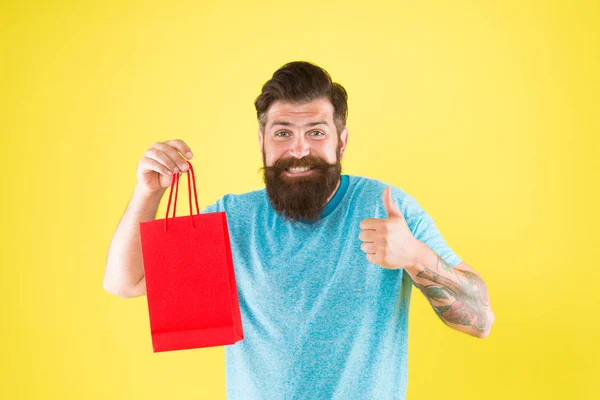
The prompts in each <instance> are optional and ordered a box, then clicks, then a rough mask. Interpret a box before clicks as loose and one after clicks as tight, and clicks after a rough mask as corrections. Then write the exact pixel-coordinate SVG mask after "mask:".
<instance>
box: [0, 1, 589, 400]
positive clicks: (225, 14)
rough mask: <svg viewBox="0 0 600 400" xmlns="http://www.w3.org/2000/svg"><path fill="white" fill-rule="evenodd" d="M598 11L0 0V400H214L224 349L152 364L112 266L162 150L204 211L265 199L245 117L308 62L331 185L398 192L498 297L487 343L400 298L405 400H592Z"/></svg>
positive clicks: (498, 4)
mask: <svg viewBox="0 0 600 400" xmlns="http://www.w3.org/2000/svg"><path fill="white" fill-rule="evenodd" d="M599 15H600V10H599V7H598V3H597V2H595V1H591V0H590V1H587V2H586V1H566V0H565V1H562V2H558V1H555V2H550V1H541V0H540V1H516V0H513V1H494V2H491V1H490V2H487V1H475V0H473V1H423V2H420V1H394V2H389V3H384V2H380V1H369V2H367V4H362V5H361V4H359V3H356V4H354V5H351V4H350V2H348V1H337V2H333V1H314V2H313V1H298V2H290V3H289V4H283V2H281V1H263V2H258V3H250V2H243V1H234V2H218V1H203V2H200V1H196V2H194V1H189V2H148V1H138V2H130V3H124V2H122V1H113V2H112V3H109V2H105V1H103V2H100V1H99V2H96V3H91V2H89V3H85V2H55V1H46V2H41V1H39V2H34V1H16V0H15V1H9V2H6V1H4V2H2V5H1V6H0V35H1V36H0V38H1V41H0V46H1V47H0V68H1V70H0V73H1V74H0V82H1V83H0V84H1V86H0V89H1V92H0V93H1V97H0V98H1V100H0V101H1V112H0V115H1V120H0V130H1V132H2V142H1V144H2V147H3V151H2V176H3V182H2V190H3V191H2V201H3V207H2V210H3V213H4V215H3V217H2V219H3V222H2V242H1V243H2V246H3V248H2V252H1V257H2V259H1V260H0V261H1V266H2V271H1V272H2V277H1V279H0V282H1V283H0V285H1V287H0V289H1V292H0V293H1V296H2V297H1V299H0V300H1V307H2V317H1V319H2V325H1V329H0V332H1V335H2V336H1V348H2V350H0V359H1V363H0V368H1V369H2V371H1V373H0V397H1V398H3V399H165V398H168V399H223V398H224V396H225V365H224V350H223V348H221V347H217V348H208V349H196V350H189V351H179V352H170V353H158V354H153V353H152V346H151V340H150V331H149V321H148V314H147V303H146V298H145V297H139V298H135V299H127V300H126V299H121V298H117V297H115V296H112V295H110V294H108V293H106V292H105V291H104V290H103V288H102V280H103V276H104V268H105V260H106V253H107V249H108V245H109V243H110V240H111V237H112V234H113V232H114V229H115V227H116V225H117V223H118V221H119V219H120V217H121V216H122V213H123V211H124V210H125V207H126V205H127V203H128V201H129V198H130V195H131V192H132V190H133V187H134V185H135V182H136V176H135V171H136V166H137V162H138V160H139V158H140V157H141V156H142V154H143V152H144V151H145V150H146V149H147V148H148V147H149V146H150V145H151V144H152V142H154V141H164V140H168V139H176V138H179V139H183V140H185V141H186V142H187V143H188V144H189V145H190V146H191V147H192V150H194V152H195V157H194V159H193V160H192V162H193V163H194V166H195V167H196V170H197V177H196V179H197V181H198V183H199V189H200V204H201V206H204V205H207V204H209V203H212V202H214V201H215V200H216V199H217V198H219V197H221V196H223V195H224V194H226V193H242V192H246V191H250V190H255V189H259V188H261V187H263V183H262V176H261V174H260V172H259V171H258V169H259V167H261V165H262V163H261V158H260V152H259V149H258V142H257V138H256V127H257V122H256V116H255V110H254V106H253V101H254V99H255V97H256V96H257V95H258V94H259V91H260V88H261V86H262V84H263V83H264V82H265V81H267V80H268V79H269V78H270V77H271V75H272V73H273V72H274V71H275V70H276V69H277V68H279V67H280V66H281V65H283V64H284V63H286V62H288V61H294V60H307V61H312V62H315V63H317V64H318V65H320V66H322V67H324V68H325V69H327V70H328V71H329V72H330V73H331V74H332V76H333V78H334V80H335V81H338V82H340V83H342V84H343V85H344V86H345V87H346V89H347V90H348V93H349V119H348V128H349V131H350V136H349V142H348V148H347V152H346V154H345V157H344V162H343V172H344V173H348V174H356V175H363V176H368V177H372V178H377V179H381V180H383V181H385V182H388V183H389V184H392V185H395V186H397V187H400V188H402V189H403V190H404V191H406V192H408V193H409V194H411V195H413V196H414V197H415V198H416V199H417V201H419V203H420V204H421V205H422V206H423V207H424V208H425V210H426V211H427V212H428V213H429V214H430V215H431V216H432V217H433V218H434V220H435V221H436V223H437V225H438V228H439V229H440V231H441V232H442V234H443V235H444V237H445V238H446V240H447V242H448V243H449V245H450V246H451V247H452V248H453V249H454V250H455V251H456V252H457V253H458V254H459V255H460V256H461V257H462V258H463V259H464V260H465V262H467V263H468V264H469V265H471V266H472V267H473V268H475V269H476V270H477V271H478V272H479V273H481V275H482V276H483V277H484V279H485V281H486V283H487V285H488V287H489V291H490V295H491V302H492V306H493V309H494V311H495V313H496V322H495V325H494V327H493V329H492V333H491V335H490V336H489V337H488V338H486V339H484V340H480V339H476V338H473V337H470V336H467V335H466V334H463V333H459V332H456V331H453V330H451V329H449V328H447V327H446V326H445V325H444V324H443V323H442V322H441V321H440V320H439V319H438V318H437V316H436V315H435V314H434V312H433V310H432V309H431V308H430V306H429V304H428V303H427V302H426V300H425V298H424V297H423V296H422V294H421V293H419V292H418V291H416V292H414V295H413V303H412V309H411V322H410V332H409V337H410V340H409V343H410V345H409V386H408V399H412V400H417V399H434V398H440V397H442V396H443V398H444V399H477V400H480V399H506V398H510V399H592V398H598V397H596V396H598V394H599V390H598V377H597V375H598V372H599V369H598V358H599V357H600V352H599V351H598V348H599V346H598V338H599V336H600V335H599V334H598V316H599V314H598V305H599V302H598V281H599V278H600V273H599V271H600V265H599V264H598V262H599V260H600V257H599V256H600V254H599V252H598V247H599V246H598V245H599V243H598V242H599V241H598V239H599V234H598V226H599V223H600V218H599V216H600V215H599V213H598V204H600V201H599V200H600V199H599V196H598V190H597V185H598V171H600V165H599V162H598V154H599V150H600V146H599V139H598V136H599V131H600V123H599V122H600V118H599V117H598V113H599V110H600V102H599V95H598V93H600V84H599V74H598V71H600V56H599V52H600V50H599V49H600V40H599V29H598V26H599V25H598V24H599V23H600V21H599V19H600V18H598V16H599ZM185 186H187V184H186V185H185ZM185 186H184V187H183V190H184V193H187V192H186V191H185V189H186V188H185ZM181 199H182V201H183V200H186V201H187V196H186V197H182V198H181ZM180 204H183V205H180V207H181V208H180V209H181V210H185V209H186V208H187V204H185V203H180ZM165 210H166V202H163V203H161V207H160V208H159V217H160V218H163V217H164V215H163V214H164V212H165ZM359 384H360V382H357V385H359Z"/></svg>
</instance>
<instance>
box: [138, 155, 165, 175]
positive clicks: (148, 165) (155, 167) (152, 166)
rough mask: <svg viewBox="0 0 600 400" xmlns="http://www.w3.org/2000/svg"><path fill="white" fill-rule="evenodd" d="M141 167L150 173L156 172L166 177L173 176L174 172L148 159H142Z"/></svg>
mask: <svg viewBox="0 0 600 400" xmlns="http://www.w3.org/2000/svg"><path fill="white" fill-rule="evenodd" d="M140 166H141V167H142V168H143V169H145V170H148V171H156V172H158V173H159V174H163V175H165V176H171V175H172V171H171V170H169V169H168V168H167V167H165V166H164V165H163V164H161V163H159V162H158V161H156V160H153V159H152V158H148V157H142V159H141V161H140Z"/></svg>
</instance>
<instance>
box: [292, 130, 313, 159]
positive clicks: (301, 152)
mask: <svg viewBox="0 0 600 400" xmlns="http://www.w3.org/2000/svg"><path fill="white" fill-rule="evenodd" d="M309 153H310V148H309V146H308V142H307V140H306V139H305V138H304V136H302V135H298V136H296V137H295V138H294V143H293V144H292V148H291V149H290V154H291V155H292V156H294V157H296V158H302V157H304V156H307V155H308V154H309Z"/></svg>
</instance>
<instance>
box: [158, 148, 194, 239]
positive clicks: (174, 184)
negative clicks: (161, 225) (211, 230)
mask: <svg viewBox="0 0 600 400" xmlns="http://www.w3.org/2000/svg"><path fill="white" fill-rule="evenodd" d="M186 162H187V163H188V166H189V170H188V171H187V174H188V200H189V204H190V221H191V222H192V228H195V227H196V225H195V224H194V217H193V216H192V214H193V211H192V188H191V182H190V181H193V182H194V200H195V203H196V214H198V215H199V214H200V208H199V207H198V193H197V192H196V176H195V175H194V167H192V163H190V162H189V161H187V160H186ZM190 173H191V175H192V176H191V179H190ZM181 174H182V172H178V173H176V174H173V180H172V181H171V191H170V192H169V204H168V205H167V215H166V216H165V232H166V231H167V225H168V221H169V210H170V209H171V198H172V197H173V188H174V187H175V202H174V203H173V217H172V218H175V210H176V208H177V194H178V192H179V176H180V175H181Z"/></svg>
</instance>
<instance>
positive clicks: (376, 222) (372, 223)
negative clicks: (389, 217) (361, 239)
mask: <svg viewBox="0 0 600 400" xmlns="http://www.w3.org/2000/svg"><path fill="white" fill-rule="evenodd" d="M382 221H383V220H382V219H381V218H367V219H363V220H362V221H360V229H375V230H376V229H377V228H378V227H380V226H381V224H382Z"/></svg>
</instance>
